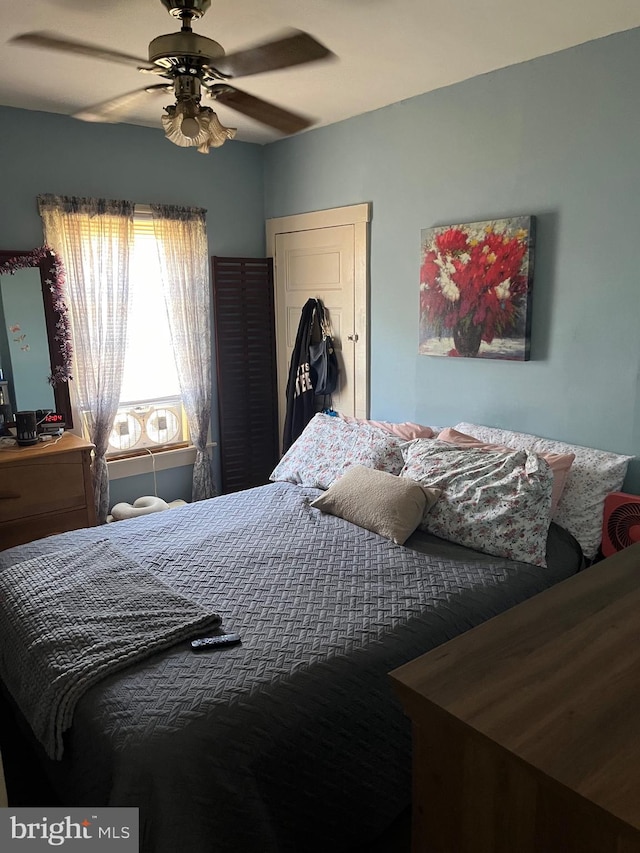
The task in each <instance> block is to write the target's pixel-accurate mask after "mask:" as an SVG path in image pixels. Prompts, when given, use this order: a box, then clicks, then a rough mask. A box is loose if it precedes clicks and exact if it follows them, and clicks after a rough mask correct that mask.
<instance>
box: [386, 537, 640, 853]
mask: <svg viewBox="0 0 640 853" xmlns="http://www.w3.org/2000/svg"><path fill="white" fill-rule="evenodd" d="M391 677H392V680H393V682H394V684H395V687H396V690H397V692H398V694H399V696H400V698H401V700H402V702H403V705H404V707H405V710H406V711H407V713H408V715H409V716H410V717H411V719H412V721H413V731H414V759H413V761H414V765H413V766H414V771H413V772H414V789H413V818H412V819H413V837H412V850H413V853H640V543H639V544H637V545H633V546H631V547H630V548H627V549H626V550H625V551H622V552H620V553H619V554H616V555H614V556H613V557H609V558H608V559H607V560H604V561H603V562H601V563H598V564H596V565H595V566H593V567H592V568H590V569H587V570H586V571H584V572H581V573H580V574H578V575H575V576H574V577H572V578H569V579H568V580H566V581H563V582H562V583H560V584H558V585H557V586H555V587H552V588H551V589H549V590H547V591H545V592H542V593H540V594H539V595H536V596H535V597H534V598H531V599H529V600H528V601H525V602H524V603H523V604H520V605H518V606H517V607H514V608H512V609H511V610H508V611H507V612H505V613H503V614H501V615H500V616H496V617H495V618H493V619H490V620H489V621H488V622H485V623H484V624H482V625H479V626H478V627H477V628H473V629H472V630H470V631H468V632H466V633H465V634H462V635H461V636H459V637H457V638H455V639H454V640H451V641H450V642H448V643H445V644H443V645H442V646H439V647H438V648H436V649H433V650H432V651H431V652H428V653H427V654H425V655H423V656H422V657H420V658H417V659H416V660H414V661H412V662H411V663H408V664H406V665H405V666H403V667H400V668H399V669H397V670H394V672H393V673H392V674H391Z"/></svg>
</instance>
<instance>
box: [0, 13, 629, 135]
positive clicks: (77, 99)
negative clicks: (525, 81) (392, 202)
mask: <svg viewBox="0 0 640 853" xmlns="http://www.w3.org/2000/svg"><path fill="white" fill-rule="evenodd" d="M637 26H640V2H638V0H536V2H531V0H526V2H525V0H213V3H212V5H211V8H210V9H209V11H208V12H207V13H206V15H205V16H204V18H202V19H201V20H200V21H196V22H195V24H194V30H195V31H196V32H198V33H200V34H202V35H205V36H208V37H209V38H213V39H215V40H216V41H218V42H220V43H221V44H222V46H223V47H224V48H225V50H226V52H227V53H231V52H233V51H235V50H238V49H240V48H244V47H248V46H250V45H252V44H253V43H256V42H260V41H265V40H267V39H268V38H270V37H272V36H275V35H278V34H280V33H281V32H282V30H283V29H285V28H286V27H296V28H298V29H301V30H306V31H307V32H309V33H311V34H312V35H313V36H315V38H317V39H318V40H319V41H321V42H323V43H324V44H325V45H326V46H327V47H329V48H330V49H331V50H332V51H333V52H334V53H335V54H336V56H337V59H336V60H333V61H330V62H327V61H325V62H319V63H312V64H310V65H307V66H299V67H297V68H291V69H288V70H286V71H276V72H271V73H269V74H261V75H255V76H252V77H245V78H236V79H234V81H233V83H234V85H237V87H238V88H240V89H244V90H246V91H247V92H250V93H252V94H254V95H258V96H259V97H263V98H266V99H267V100H270V101H273V102H275V103H277V104H279V105H280V106H283V107H286V108H288V109H291V110H294V111H296V112H301V113H304V114H306V115H310V116H313V117H314V118H315V119H317V125H326V124H331V123H332V122H336V121H340V120H341V119H345V118H349V117H351V116H354V115H358V114H360V113H364V112H368V111H370V110H374V109H377V108H379V107H382V106H385V105H387V104H390V103H394V102H396V101H401V100H404V99H405V98H410V97H412V96H414V95H418V94H421V93H422V92H427V91H430V90H432V89H437V88H440V87H442V86H446V85H449V84H451V83H456V82H458V81H460V80H465V79H468V78H469V77H474V76H476V75H478V74H483V73H486V72H487V71H492V70H494V69H496V68H502V67H505V66H507V65H513V64H514V63H517V62H523V61H526V60H528V59H532V58H534V57H536V56H541V55H543V54H548V53H553V52H555V51H558V50H562V49H564V48H567V47H571V46H573V45H576V44H580V43H582V42H585V41H590V40H591V39H596V38H600V37H602V36H606V35H610V34H611V33H615V32H620V31H622V30H627V29H631V28H633V27H637ZM177 28H178V26H177V22H176V20H175V19H174V18H172V17H171V16H170V15H169V14H168V13H167V11H166V9H165V7H164V6H163V5H162V3H161V2H160V0H28V2H14V0H0V33H1V34H2V35H1V36H0V39H3V40H5V42H6V41H8V40H9V39H10V38H11V37H12V36H14V35H17V34H19V33H24V32H31V31H37V30H46V31H49V32H53V33H55V34H57V35H60V36H63V37H65V36H66V37H69V38H73V39H79V40H83V41H87V42H91V43H93V44H97V45H100V46H102V47H107V48H111V49H115V50H119V51H123V52H126V53H131V54H134V55H136V56H140V57H141V58H142V59H146V57H147V45H148V43H149V41H151V39H152V38H154V37H155V36H157V35H160V34H161V33H168V32H174V31H175V30H176V29H177ZM148 83H149V78H148V77H143V76H142V75H140V74H139V73H138V72H137V71H136V70H135V69H134V68H128V67H126V66H122V65H117V64H112V63H109V62H104V61H101V60H96V59H90V58H87V57H82V56H71V55H70V56H66V55H63V54H60V53H57V52H50V51H45V50H37V49H35V48H33V47H26V46H18V45H11V44H7V43H4V44H2V48H1V51H0V104H4V105H8V106H14V107H24V108H26V109H33V110H45V111H49V112H57V113H64V114H72V113H73V112H75V111H77V110H79V109H80V108H82V107H86V106H90V105H92V104H95V103H99V102H100V101H103V100H107V99H109V98H112V97H116V96H117V95H120V94H123V93H125V92H129V91H131V90H133V89H137V88H139V87H142V86H144V85H148ZM162 97H163V96H152V95H150V96H149V104H145V106H144V109H142V108H139V107H138V108H137V111H136V114H135V115H132V116H131V118H130V122H131V123H132V124H142V125H149V126H153V127H158V128H160V115H161V114H162V107H163V106H164V101H163V100H162ZM165 99H166V98H165ZM216 112H217V113H218V115H219V117H220V120H221V121H222V122H223V124H227V125H231V126H234V127H237V128H238V136H237V138H238V139H242V140H245V141H250V142H261V143H265V142H270V141H272V140H273V139H276V138H278V137H277V135H276V134H274V133H273V132H271V131H269V130H268V129H265V128H263V127H262V126H261V125H259V124H256V123H255V122H253V121H251V120H250V119H247V118H244V117H243V116H241V115H239V114H238V113H236V112H233V111H231V110H229V109H228V108H224V107H222V106H218V105H216Z"/></svg>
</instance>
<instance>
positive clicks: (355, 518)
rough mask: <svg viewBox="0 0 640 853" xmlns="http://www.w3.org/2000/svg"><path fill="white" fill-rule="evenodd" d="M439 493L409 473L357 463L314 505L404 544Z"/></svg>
mask: <svg viewBox="0 0 640 853" xmlns="http://www.w3.org/2000/svg"><path fill="white" fill-rule="evenodd" d="M439 495H440V492H439V491H438V490H436V489H425V488H423V487H422V486H421V485H420V483H416V482H414V480H410V479H409V478H408V477H397V476H394V475H393V474H388V473H387V472H386V471H376V470H375V469H373V468H364V467H363V466H362V465H355V466H354V467H353V468H349V470H348V471H347V473H346V474H345V475H344V476H343V477H340V479H339V480H336V481H335V483H333V485H331V486H330V487H329V489H328V490H327V491H326V492H325V493H324V494H322V495H320V497H319V498H316V499H315V500H314V501H312V502H311V506H313V507H316V509H320V510H322V512H328V513H329V514H330V515H337V516H338V517H339V518H344V519H345V521H350V522H351V523H352V524H357V525H358V527H364V528H365V529H366V530H372V531H373V532H374V533H379V534H380V536H384V537H385V538H386V539H392V540H393V541H394V542H395V543H396V544H398V545H403V544H404V543H405V542H406V541H407V539H408V538H409V536H411V534H412V533H413V531H414V530H415V529H416V527H417V526H418V524H420V522H421V521H422V519H423V517H424V516H425V515H426V514H427V513H428V512H429V510H430V509H431V508H432V507H433V505H434V504H435V502H436V501H437V500H438V497H439Z"/></svg>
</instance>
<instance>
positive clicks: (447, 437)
mask: <svg viewBox="0 0 640 853" xmlns="http://www.w3.org/2000/svg"><path fill="white" fill-rule="evenodd" d="M438 439H439V440H440V441H446V442H447V443H448V444H455V445H457V446H458V447H477V448H479V449H480V450H506V451H508V452H509V453H513V450H514V448H513V447H507V446H506V445H504V444H489V443H487V442H486V441H481V439H479V438H474V437H473V436H472V435H465V434H464V433H463V432H458V430H457V429H453V427H447V429H443V430H442V432H441V433H439V435H438ZM537 455H538V456H541V457H542V458H543V459H544V460H545V462H546V463H547V465H548V466H549V468H551V473H552V474H553V490H552V492H551V515H553V513H554V512H555V509H556V507H557V506H558V503H559V501H560V498H561V497H562V492H563V491H564V487H565V485H566V482H567V477H568V476H569V469H570V468H571V465H572V464H573V460H574V459H575V458H576V456H575V453H548V452H544V453H538V454H537Z"/></svg>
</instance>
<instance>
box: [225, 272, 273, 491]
mask: <svg viewBox="0 0 640 853" xmlns="http://www.w3.org/2000/svg"><path fill="white" fill-rule="evenodd" d="M211 260H212V267H213V311H214V327H215V337H216V357H217V371H218V401H219V402H218V405H219V411H220V458H221V465H222V491H223V492H225V493H226V492H237V491H239V490H240V489H249V488H252V487H253V486H260V485H263V484H264V483H267V482H268V481H269V474H270V473H271V472H272V471H273V469H274V467H275V465H276V463H277V461H278V445H279V443H278V388H277V377H276V336H275V317H274V309H273V264H272V261H271V258H220V257H217V256H215V255H214V256H213V257H212V259H211Z"/></svg>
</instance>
